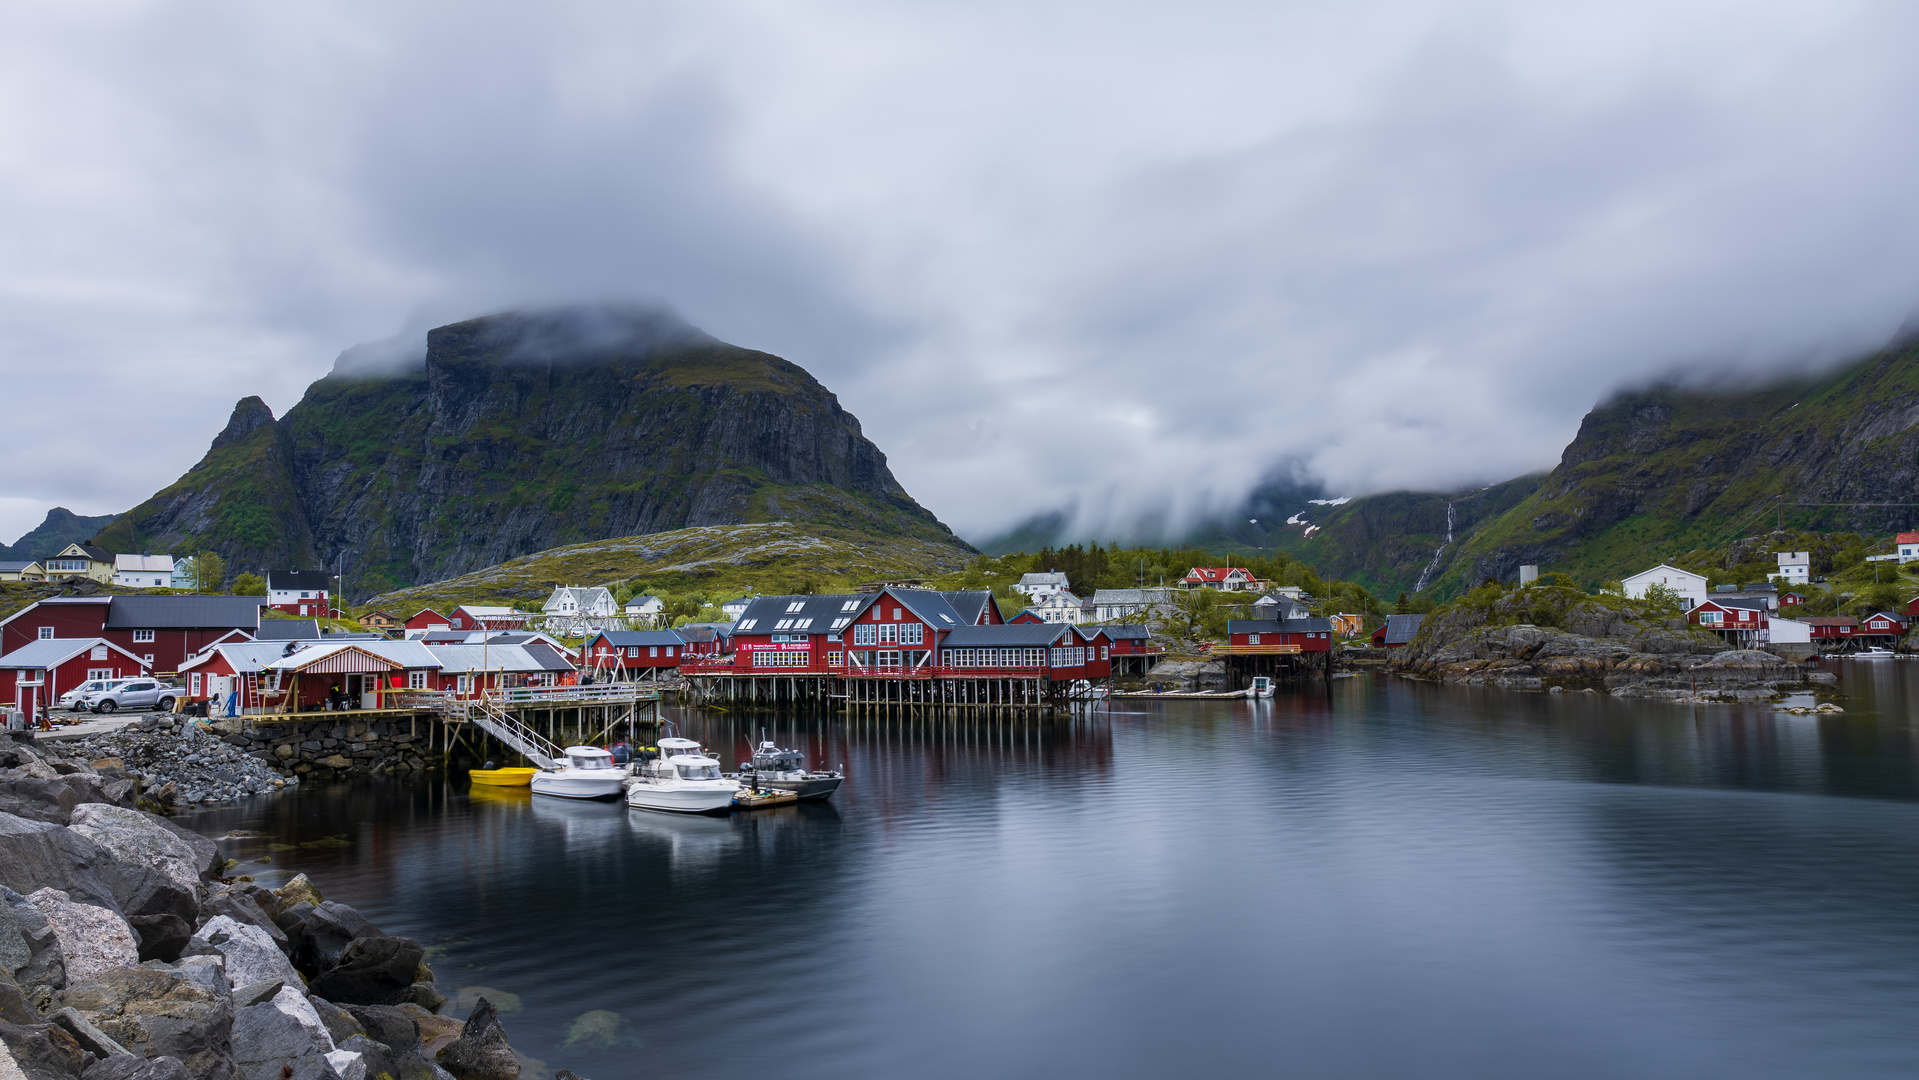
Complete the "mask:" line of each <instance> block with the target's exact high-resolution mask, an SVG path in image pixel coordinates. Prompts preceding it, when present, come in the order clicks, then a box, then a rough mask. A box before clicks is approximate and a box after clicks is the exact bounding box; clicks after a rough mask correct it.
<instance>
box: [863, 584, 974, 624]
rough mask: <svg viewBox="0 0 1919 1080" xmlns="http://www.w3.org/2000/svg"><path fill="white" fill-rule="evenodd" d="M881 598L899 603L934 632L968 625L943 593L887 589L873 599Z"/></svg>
mask: <svg viewBox="0 0 1919 1080" xmlns="http://www.w3.org/2000/svg"><path fill="white" fill-rule="evenodd" d="M881 596H890V597H892V598H893V599H895V600H897V601H899V603H900V606H901V607H903V608H905V609H906V610H908V611H910V612H912V613H913V614H914V615H916V616H918V617H919V619H920V621H922V622H924V623H926V624H927V625H928V626H931V627H933V628H934V629H936V630H951V629H952V628H953V627H956V626H967V625H969V623H968V621H967V620H966V619H965V618H963V617H962V616H961V615H960V613H959V612H958V611H955V610H954V609H953V605H952V604H949V603H947V602H946V594H944V593H936V592H934V591H932V590H931V589H894V588H887V589H886V590H884V591H883V592H881V593H879V594H877V595H875V596H874V597H873V599H874V600H875V601H877V600H879V598H880V597H881Z"/></svg>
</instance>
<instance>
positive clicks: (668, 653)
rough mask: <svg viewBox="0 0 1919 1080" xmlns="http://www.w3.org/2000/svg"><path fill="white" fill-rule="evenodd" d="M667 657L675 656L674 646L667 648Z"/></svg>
mask: <svg viewBox="0 0 1919 1080" xmlns="http://www.w3.org/2000/svg"><path fill="white" fill-rule="evenodd" d="M666 655H668V656H672V655H673V646H671V645H668V646H667V647H666Z"/></svg>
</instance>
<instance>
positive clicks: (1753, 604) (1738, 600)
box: [1709, 596, 1771, 611]
mask: <svg viewBox="0 0 1919 1080" xmlns="http://www.w3.org/2000/svg"><path fill="white" fill-rule="evenodd" d="M1709 599H1711V601H1712V602H1713V603H1715V604H1717V605H1719V606H1720V607H1729V608H1744V609H1746V610H1748V611H1765V610H1767V609H1768V608H1769V607H1770V606H1771V605H1769V604H1767V603H1766V601H1765V600H1763V599H1761V598H1759V597H1755V596H1713V597H1710V598H1709Z"/></svg>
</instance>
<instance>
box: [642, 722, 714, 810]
mask: <svg viewBox="0 0 1919 1080" xmlns="http://www.w3.org/2000/svg"><path fill="white" fill-rule="evenodd" d="M739 790H740V782H739V781H738V780H732V779H728V778H727V777H724V776H721V775H720V763H719V761H718V760H717V759H715V758H711V757H708V756H707V754H706V751H705V750H703V749H702V748H701V747H700V744H699V743H697V742H695V741H693V740H692V739H679V738H671V739H661V740H660V746H659V750H658V752H657V753H656V752H654V751H653V750H652V749H650V748H649V749H644V750H641V751H640V754H639V760H638V761H637V762H636V763H635V764H634V767H633V775H632V776H631V777H630V778H629V779H628V780H627V782H626V805H628V806H633V807H638V808H639V809H641V810H666V811H670V812H672V813H676V814H712V813H717V812H719V811H721V810H728V809H731V808H732V806H733V796H734V795H736V794H738V793H739Z"/></svg>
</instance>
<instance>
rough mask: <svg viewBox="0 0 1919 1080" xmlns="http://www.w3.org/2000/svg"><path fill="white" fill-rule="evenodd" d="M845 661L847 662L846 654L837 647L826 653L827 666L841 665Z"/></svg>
mask: <svg viewBox="0 0 1919 1080" xmlns="http://www.w3.org/2000/svg"><path fill="white" fill-rule="evenodd" d="M845 662H846V654H845V653H842V652H840V651H839V650H837V649H835V650H834V651H832V652H829V653H827V654H826V666H827V667H840V666H841V665H843V664H844V663H845Z"/></svg>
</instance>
